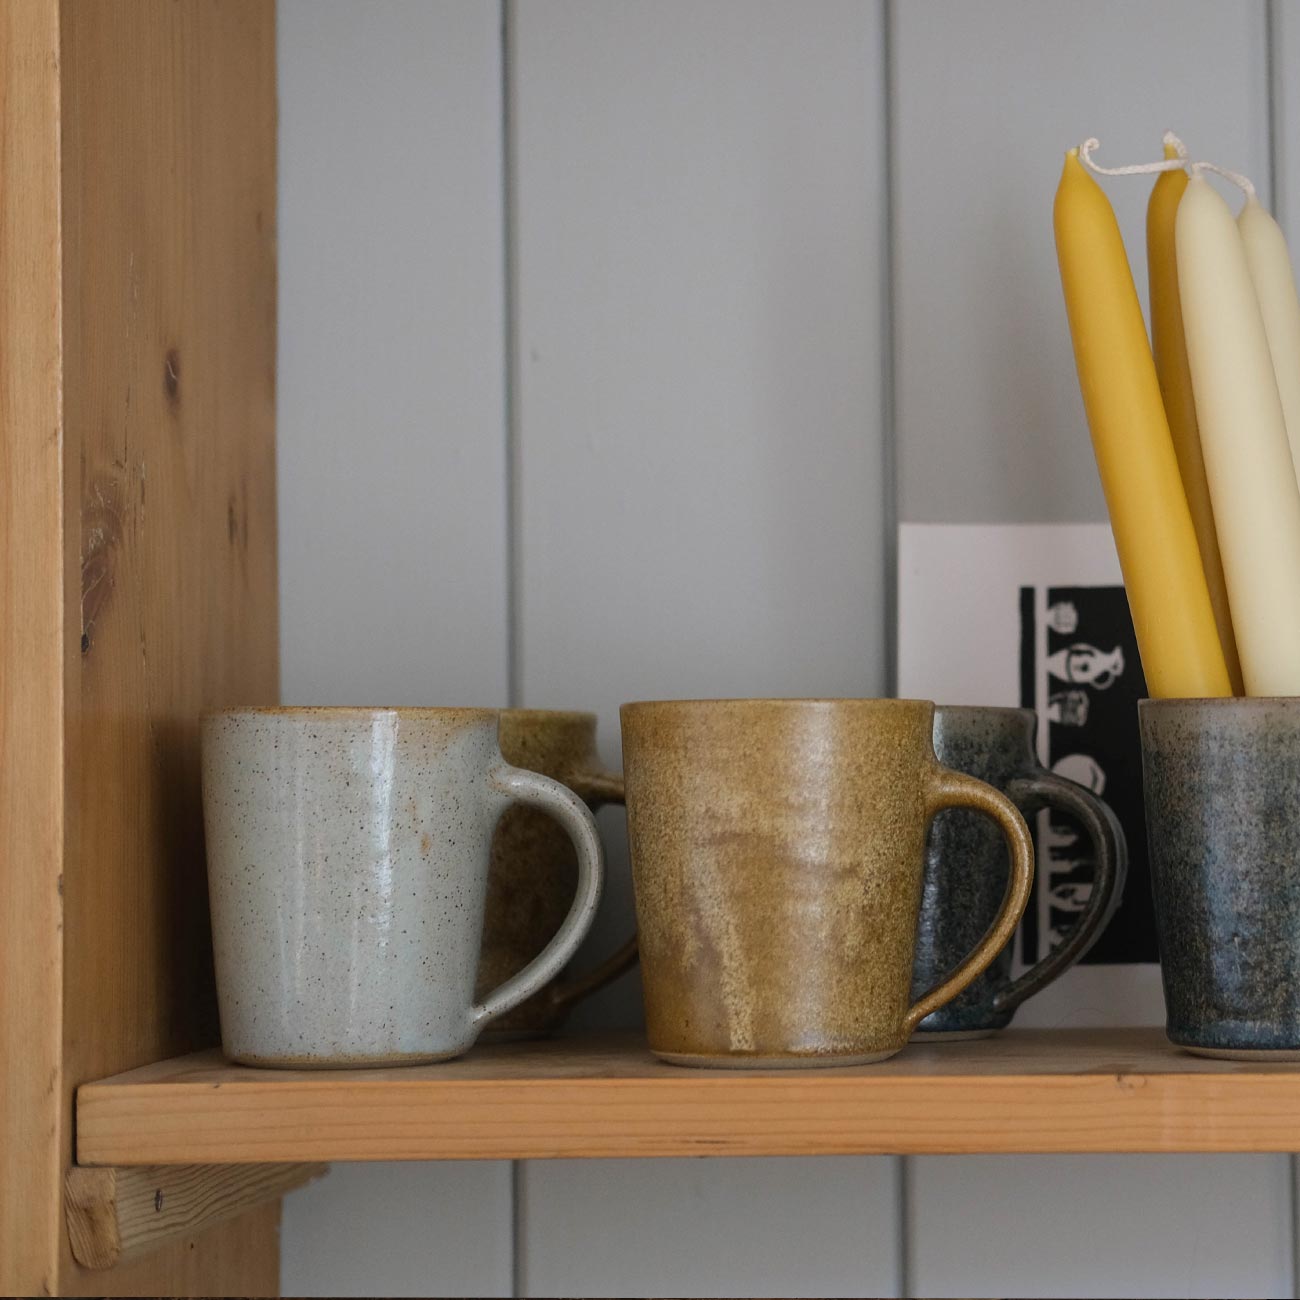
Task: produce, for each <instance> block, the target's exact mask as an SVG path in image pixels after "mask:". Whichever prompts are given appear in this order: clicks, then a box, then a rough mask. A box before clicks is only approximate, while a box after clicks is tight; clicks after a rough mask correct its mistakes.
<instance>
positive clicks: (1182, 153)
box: [1160, 131, 1187, 162]
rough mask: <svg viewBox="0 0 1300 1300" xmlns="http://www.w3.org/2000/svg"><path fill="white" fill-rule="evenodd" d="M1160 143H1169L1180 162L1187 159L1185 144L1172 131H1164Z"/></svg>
mask: <svg viewBox="0 0 1300 1300" xmlns="http://www.w3.org/2000/svg"><path fill="white" fill-rule="evenodd" d="M1160 143H1161V144H1167V145H1169V146H1170V147H1171V148H1172V149H1173V151H1174V152H1175V153H1176V154H1177V155H1178V157H1179V159H1180V160H1181V161H1182V162H1186V161H1187V146H1186V145H1185V144H1184V143H1183V142H1182V141H1181V140H1180V139H1179V138H1178V137H1177V136H1176V135H1175V134H1174V133H1173V132H1172V131H1166V132H1165V133H1164V135H1163V137H1162V138H1161V141H1160Z"/></svg>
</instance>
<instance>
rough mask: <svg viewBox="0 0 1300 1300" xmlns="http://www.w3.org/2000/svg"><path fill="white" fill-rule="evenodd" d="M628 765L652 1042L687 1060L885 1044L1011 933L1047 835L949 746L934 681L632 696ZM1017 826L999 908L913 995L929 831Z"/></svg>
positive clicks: (1008, 831) (876, 1051)
mask: <svg viewBox="0 0 1300 1300" xmlns="http://www.w3.org/2000/svg"><path fill="white" fill-rule="evenodd" d="M621 716H622V724H623V777H624V782H625V785H626V793H627V820H628V836H629V840H630V844H631V850H632V883H633V888H634V891H635V894H636V914H637V927H638V931H639V933H640V940H641V973H642V980H643V986H644V990H645V1006H646V1026H647V1030H648V1033H649V1038H650V1048H651V1050H652V1051H653V1052H655V1053H656V1054H657V1055H658V1056H661V1057H663V1058H664V1059H665V1060H668V1061H673V1062H675V1063H678V1064H682V1065H714V1066H733V1067H741V1066H752V1067H772V1066H807V1065H847V1064H855V1063H862V1062H867V1061H879V1060H883V1059H884V1058H885V1057H887V1056H892V1055H893V1054H894V1053H895V1052H897V1051H898V1050H899V1049H900V1048H901V1047H902V1046H903V1045H904V1044H905V1043H906V1042H907V1040H908V1038H909V1036H910V1035H911V1033H912V1031H913V1030H914V1029H915V1028H916V1027H917V1025H918V1024H919V1023H920V1022H921V1020H923V1019H924V1018H925V1017H926V1016H927V1015H929V1014H930V1012H932V1011H934V1010H936V1009H937V1008H938V1007H941V1006H943V1005H944V1003H946V1002H948V1001H949V1000H950V999H951V998H954V997H956V995H957V994H958V993H960V992H961V991H962V990H963V989H964V988H966V987H967V985H969V984H970V982H971V981H972V980H973V979H975V977H976V976H978V975H979V974H980V973H981V972H982V971H984V970H985V969H986V968H987V967H988V965H989V963H990V962H992V961H993V960H994V959H995V958H996V957H997V955H998V953H999V952H1000V951H1001V950H1002V949H1003V948H1004V947H1005V946H1006V944H1007V942H1008V941H1009V940H1010V938H1011V936H1012V933H1013V932H1014V930H1015V928H1016V925H1017V924H1018V922H1019V920H1020V916H1021V913H1022V912H1023V911H1024V909H1025V901H1026V900H1027V898H1028V897H1029V887H1030V884H1031V882H1032V878H1033V870H1034V858H1033V844H1032V842H1031V840H1030V838H1029V830H1028V828H1027V827H1026V825H1025V822H1024V818H1022V817H1021V815H1020V813H1019V812H1018V811H1017V810H1016V806H1015V804H1013V803H1012V802H1011V800H1010V799H1008V798H1007V797H1006V795H1004V794H1002V793H1001V792H999V791H997V790H994V789H993V788H992V787H991V786H988V785H985V784H984V782H982V781H978V780H976V779H975V778H974V777H971V776H966V775H963V774H962V773H959V772H954V771H951V770H950V769H948V768H946V767H943V766H941V765H940V763H939V762H938V760H937V759H936V758H935V756H934V748H933V745H932V741H931V736H932V731H933V719H934V705H933V704H931V703H929V702H928V701H920V700H683V701H674V702H667V701H659V702H653V703H641V704H625V705H623V708H622V710H621ZM954 807H962V808H973V809H975V810H977V811H979V812H982V813H985V814H987V815H988V816H990V817H992V818H993V819H994V820H995V821H997V823H998V824H999V825H1000V826H1001V828H1002V831H1003V833H1004V834H1005V836H1006V838H1007V842H1008V844H1009V846H1010V850H1011V872H1010V878H1009V881H1008V884H1007V891H1006V895H1005V897H1004V898H1003V901H1002V907H1001V909H1000V910H999V912H998V915H997V917H996V918H995V919H994V922H993V925H992V927H991V928H990V929H989V930H988V932H987V933H986V934H985V935H984V936H983V938H982V939H980V941H979V942H978V944H976V945H975V947H974V950H973V951H972V952H971V953H970V954H969V955H968V956H967V957H966V959H965V960H964V961H963V962H962V963H961V964H960V965H959V966H958V968H957V969H956V970H955V971H954V972H953V973H952V974H951V975H950V976H949V977H948V978H946V979H944V980H942V981H941V982H940V983H939V984H938V985H937V987H935V988H933V989H931V990H930V991H929V992H928V993H924V994H923V995H922V996H921V997H919V998H918V999H917V1000H916V1001H912V998H911V996H910V993H911V983H912V958H913V951H914V946H915V943H916V927H917V918H918V915H919V913H920V907H921V880H922V875H923V872H924V865H925V837H926V831H927V829H928V827H929V824H930V820H931V818H933V816H934V815H935V813H937V812H938V811H939V810H940V809H942V808H954Z"/></svg>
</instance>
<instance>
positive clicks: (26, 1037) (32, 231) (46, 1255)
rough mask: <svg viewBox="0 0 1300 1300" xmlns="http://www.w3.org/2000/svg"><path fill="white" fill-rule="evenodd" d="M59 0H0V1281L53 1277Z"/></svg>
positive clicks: (18, 1285)
mask: <svg viewBox="0 0 1300 1300" xmlns="http://www.w3.org/2000/svg"><path fill="white" fill-rule="evenodd" d="M58 33H59V22H58V6H57V4H56V3H54V0H25V2H24V3H21V4H4V5H0V340H3V343H0V917H3V918H4V923H5V925H4V929H5V937H4V941H3V943H0V1062H3V1065H2V1066H0V1293H4V1294H10V1295H13V1294H19V1293H28V1294H34V1293H45V1292H52V1291H54V1289H55V1287H56V1285H57V1273H58V1240H59V1236H58V1234H59V1214H58V1203H59V1188H58V1179H57V1176H56V1173H57V1170H58V1168H59V1166H58V1149H59V1141H60V1137H61V1128H62V1126H63V1123H62V1122H63V1118H64V1113H65V1112H64V1110H63V1107H62V1104H61V1103H62V1098H61V1095H60V1091H59V1064H60V1063H59V1056H60V1052H59V1035H60V1025H61V1018H60V1017H61V992H62V989H61V982H62V957H63V949H62V943H61V940H60V923H61V916H62V907H61V902H60V898H59V872H60V870H61V868H62V849H63V844H62V823H63V737H62V735H61V734H60V730H59V717H60V713H61V710H62V704H63V659H62V646H63V601H62V572H63V556H62V547H63V541H62V532H61V522H62V521H61V497H60V473H61V466H60V458H61V453H62V434H63V429H62V411H61V393H62V385H61V380H62V375H61V341H60V328H61V315H60V310H61V304H60V298H59V279H60V274H61V266H60V251H59V250H60V245H59V156H60V155H59V77H58Z"/></svg>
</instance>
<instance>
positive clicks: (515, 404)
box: [500, 0, 523, 706]
mask: <svg viewBox="0 0 1300 1300" xmlns="http://www.w3.org/2000/svg"><path fill="white" fill-rule="evenodd" d="M500 3H501V9H500V32H501V259H502V268H503V273H502V324H503V336H504V337H503V353H504V386H503V391H504V408H505V409H504V424H505V474H506V482H505V495H506V503H505V504H506V698H507V700H508V702H509V703H510V704H511V705H513V706H517V705H519V704H520V703H521V702H522V699H523V683H522V677H523V664H522V656H523V649H522V636H523V618H522V612H523V611H522V609H521V605H522V600H523V577H522V573H521V567H522V552H523V546H522V539H521V537H520V532H521V527H520V525H521V520H520V506H521V478H522V473H521V470H522V465H521V451H520V438H519V320H518V298H517V287H518V221H517V215H518V214H517V212H516V204H517V194H516V184H515V179H516V170H515V118H514V85H513V68H514V59H513V53H512V42H511V34H512V31H513V28H514V12H513V8H512V4H511V0H500Z"/></svg>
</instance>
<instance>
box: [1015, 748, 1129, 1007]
mask: <svg viewBox="0 0 1300 1300" xmlns="http://www.w3.org/2000/svg"><path fill="white" fill-rule="evenodd" d="M1007 794H1008V795H1009V796H1010V797H1011V798H1012V799H1013V800H1015V802H1016V803H1017V804H1018V805H1019V806H1020V807H1021V808H1022V809H1028V810H1029V811H1033V810H1034V809H1035V808H1041V807H1048V808H1057V809H1060V811H1061V812H1064V813H1068V814H1069V815H1070V816H1071V817H1073V818H1074V819H1075V820H1076V821H1078V822H1080V823H1081V824H1082V826H1083V829H1084V830H1085V831H1086V832H1087V835H1088V838H1089V839H1090V840H1091V841H1092V848H1093V854H1094V857H1095V859H1096V863H1097V865H1096V868H1095V870H1094V872H1093V877H1092V893H1091V894H1090V895H1089V897H1088V903H1087V906H1086V907H1085V908H1084V909H1083V911H1082V912H1080V913H1079V919H1078V920H1077V921H1076V922H1075V924H1074V926H1073V927H1072V928H1071V930H1070V932H1069V934H1067V935H1066V936H1065V938H1064V939H1063V940H1062V941H1061V942H1060V943H1059V944H1058V945H1057V946H1056V947H1055V948H1053V949H1052V951H1051V952H1049V953H1048V954H1047V955H1046V956H1044V957H1043V958H1042V959H1041V960H1040V961H1038V962H1037V963H1035V964H1034V965H1033V966H1031V967H1030V968H1029V969H1028V970H1027V971H1025V972H1023V974H1021V975H1020V977H1019V978H1018V979H1015V980H1013V981H1012V982H1011V983H1010V984H1008V985H1006V986H1005V987H1004V988H1001V989H999V990H998V992H997V993H996V994H995V995H994V997H993V1010H994V1011H997V1012H1004V1011H1014V1010H1015V1009H1016V1008H1017V1007H1018V1006H1019V1005H1020V1004H1021V1003H1022V1002H1023V1001H1025V999H1026V998H1029V997H1032V996H1033V995H1034V994H1035V993H1037V992H1038V991H1039V990H1040V989H1043V988H1046V987H1047V985H1049V984H1050V983H1051V982H1052V981H1053V980H1054V979H1056V978H1058V977H1059V976H1060V975H1063V974H1064V973H1065V972H1066V971H1067V970H1069V969H1070V967H1071V966H1073V965H1074V964H1075V962H1077V961H1078V960H1079V959H1080V958H1081V957H1082V956H1083V954H1084V953H1086V952H1087V951H1088V949H1089V948H1091V947H1092V945H1093V944H1094V943H1096V942H1097V940H1098V939H1099V938H1100V937H1101V932H1102V931H1103V930H1104V929H1105V928H1106V925H1107V923H1108V922H1109V921H1110V918H1111V917H1112V916H1114V915H1115V910H1116V909H1117V908H1118V907H1119V905H1120V900H1121V899H1122V898H1123V896H1124V881H1125V879H1126V878H1127V876H1128V845H1127V844H1126V843H1125V840H1124V831H1123V828H1122V827H1121V826H1120V824H1119V819H1118V818H1117V817H1116V816H1115V814H1114V813H1113V812H1112V811H1111V810H1110V809H1109V808H1108V807H1107V806H1106V805H1105V804H1104V803H1102V801H1101V800H1100V799H1098V798H1097V797H1096V796H1095V795H1094V794H1092V793H1091V792H1090V791H1088V790H1085V789H1084V787H1083V786H1081V785H1078V784H1077V783H1076V782H1074V781H1067V780H1066V779H1065V777H1063V776H1057V775H1056V774H1055V773H1054V772H1047V771H1041V772H1038V773H1036V774H1035V775H1033V776H1026V777H1017V778H1016V779H1015V780H1014V781H1011V782H1009V783H1008V785H1007Z"/></svg>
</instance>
